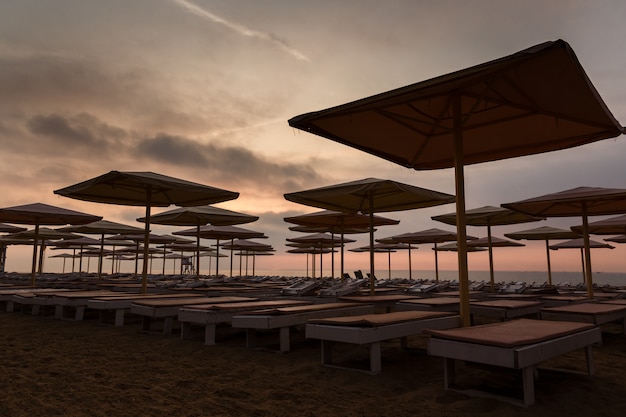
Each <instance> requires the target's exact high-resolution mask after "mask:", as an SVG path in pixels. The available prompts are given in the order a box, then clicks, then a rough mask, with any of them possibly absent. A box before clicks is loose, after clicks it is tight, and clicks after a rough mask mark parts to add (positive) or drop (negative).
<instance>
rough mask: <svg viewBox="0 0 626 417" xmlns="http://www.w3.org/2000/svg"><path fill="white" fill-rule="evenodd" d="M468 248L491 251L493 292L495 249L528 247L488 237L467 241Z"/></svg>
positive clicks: (490, 268) (492, 283)
mask: <svg viewBox="0 0 626 417" xmlns="http://www.w3.org/2000/svg"><path fill="white" fill-rule="evenodd" d="M467 246H468V247H481V248H487V250H488V251H489V276H490V278H491V288H492V289H491V291H493V288H494V275H493V271H494V270H493V248H504V247H519V246H526V245H524V244H522V243H517V242H513V241H510V240H507V239H502V238H499V237H496V236H487V237H483V238H479V239H472V240H468V241H467Z"/></svg>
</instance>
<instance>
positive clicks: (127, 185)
mask: <svg viewBox="0 0 626 417" xmlns="http://www.w3.org/2000/svg"><path fill="white" fill-rule="evenodd" d="M54 193H55V194H59V195H62V196H65V197H70V198H75V199H78V200H84V201H92V202H97V203H107V204H118V205H126V206H142V207H145V211H146V216H145V218H146V219H149V218H150V211H151V208H152V207H168V206H170V205H177V206H183V207H187V206H200V205H205V204H213V203H219V202H223V201H228V200H234V199H236V198H237V197H239V193H236V192H233V191H228V190H223V189H220V188H215V187H211V186H208V185H202V184H198V183H195V182H191V181H186V180H182V179H178V178H173V177H169V176H166V175H162V174H156V173H154V172H121V171H110V172H108V173H106V174H103V175H101V176H99V177H95V178H92V179H90V180H86V181H83V182H80V183H78V184H74V185H71V186H69V187H65V188H62V189H59V190H55V191H54ZM144 234H145V241H144V248H145V250H146V251H147V250H148V248H149V242H150V241H149V237H148V235H149V234H150V221H149V220H148V221H146V222H145V228H144ZM147 258H148V253H147V252H146V253H144V262H143V269H142V281H141V292H142V293H146V292H147V285H148V264H147Z"/></svg>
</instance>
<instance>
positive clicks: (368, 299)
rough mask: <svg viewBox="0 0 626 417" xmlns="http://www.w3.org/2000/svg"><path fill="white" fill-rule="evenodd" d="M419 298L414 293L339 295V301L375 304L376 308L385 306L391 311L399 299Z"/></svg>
mask: <svg viewBox="0 0 626 417" xmlns="http://www.w3.org/2000/svg"><path fill="white" fill-rule="evenodd" d="M415 298H417V297H416V296H414V295H402V294H382V295H346V296H343V297H339V301H350V302H354V303H365V304H374V306H375V307H376V308H384V309H386V311H387V312H390V311H391V310H392V309H393V308H394V307H395V305H396V303H397V302H398V301H402V300H410V299H415Z"/></svg>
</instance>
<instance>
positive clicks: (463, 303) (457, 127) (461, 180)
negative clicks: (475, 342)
mask: <svg viewBox="0 0 626 417" xmlns="http://www.w3.org/2000/svg"><path fill="white" fill-rule="evenodd" d="M452 111H453V114H454V180H455V190H456V228H457V249H458V251H457V257H458V264H459V312H460V315H461V320H462V322H463V326H465V327H468V326H470V325H471V320H470V308H469V272H468V267H467V231H466V229H465V228H466V219H465V174H464V171H463V130H462V126H461V123H462V120H461V97H460V95H458V94H457V95H455V96H454V97H453V109H452Z"/></svg>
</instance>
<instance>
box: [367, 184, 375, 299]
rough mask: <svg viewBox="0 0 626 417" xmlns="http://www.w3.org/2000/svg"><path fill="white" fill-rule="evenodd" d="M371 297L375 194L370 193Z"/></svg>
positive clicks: (371, 285) (371, 292) (372, 289)
mask: <svg viewBox="0 0 626 417" xmlns="http://www.w3.org/2000/svg"><path fill="white" fill-rule="evenodd" d="M369 200H370V212H369V215H370V295H374V280H375V279H376V277H375V276H374V213H373V211H374V193H370V195H369Z"/></svg>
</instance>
